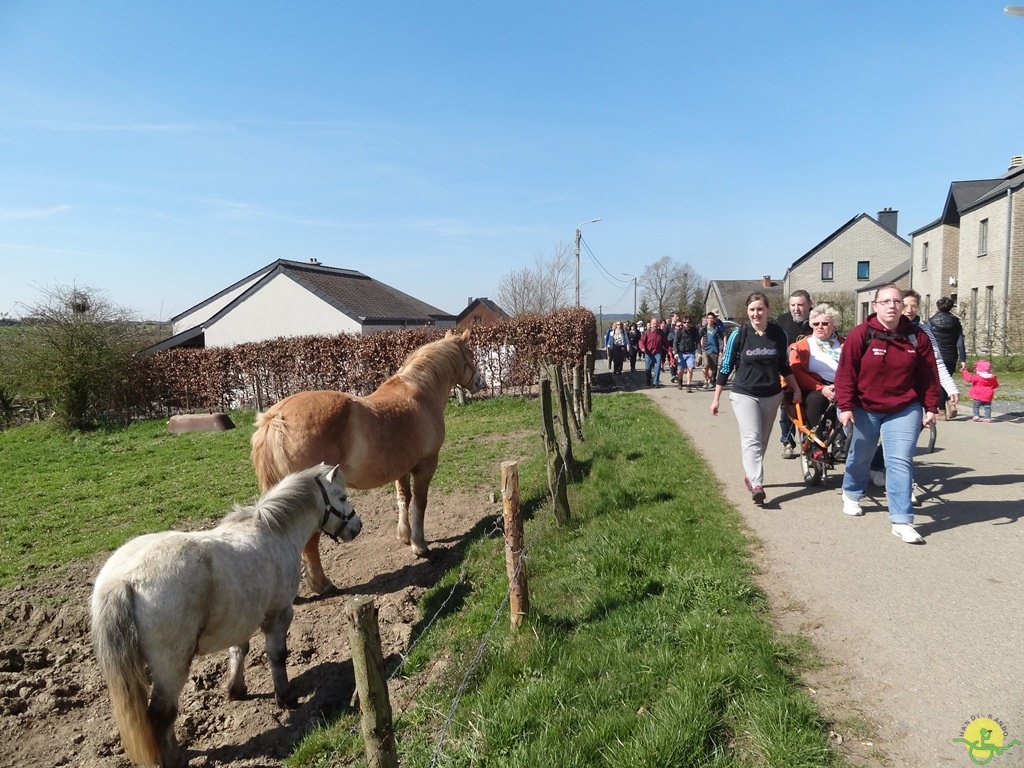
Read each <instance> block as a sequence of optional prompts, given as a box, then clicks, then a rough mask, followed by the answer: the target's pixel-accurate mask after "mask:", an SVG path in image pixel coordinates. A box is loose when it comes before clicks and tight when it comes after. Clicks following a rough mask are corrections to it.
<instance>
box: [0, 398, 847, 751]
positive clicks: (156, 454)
mask: <svg viewBox="0 0 1024 768" xmlns="http://www.w3.org/2000/svg"><path fill="white" fill-rule="evenodd" d="M232 417H233V418H234V420H235V423H236V424H237V425H238V427H239V428H238V429H235V430H230V431H227V432H222V433H205V434H204V433H197V434H191V435H179V436H170V435H168V434H167V431H166V424H165V423H164V422H163V421H156V422H149V423H146V424H140V425H136V426H134V427H132V428H130V429H127V430H124V431H117V432H106V433H92V434H73V435H70V436H69V435H63V434H61V433H57V432H54V431H51V430H50V429H48V428H47V427H45V426H38V425H33V426H31V427H28V428H21V429H16V430H11V431H8V432H6V433H2V434H0V488H2V493H3V497H4V499H5V514H4V515H3V517H2V518H0V582H2V583H3V584H5V585H12V584H15V583H20V582H23V581H25V580H31V579H33V578H36V576H37V575H38V574H39V573H41V572H43V571H47V570H51V569H53V568H59V567H60V564H61V563H65V562H68V561H69V560H70V559H72V558H76V557H85V556H88V555H90V554H92V553H95V552H98V551H103V550H109V549H112V548H114V547H116V546H117V545H119V544H120V543H122V542H123V541H124V540H126V539H127V538H129V537H130V536H133V535H135V534H136V533H139V532H142V531H149V530H159V529H161V528H166V527H170V526H174V525H180V524H183V523H187V522H189V521H204V520H206V519H208V518H212V517H219V516H220V515H222V514H223V513H224V512H225V511H226V509H225V499H228V500H238V501H244V500H248V499H251V498H253V497H255V495H256V486H255V480H254V477H253V473H252V468H251V466H250V465H249V459H248V437H249V435H250V434H251V422H252V414H251V413H250V414H246V413H241V414H232ZM447 418H448V440H447V443H446V447H445V449H444V451H443V453H442V457H441V470H440V471H439V473H438V476H437V479H436V487H437V488H439V489H442V490H443V489H457V488H460V489H461V488H466V489H476V488H480V487H488V486H495V485H496V481H495V479H494V478H493V477H492V476H493V474H494V467H495V465H496V463H497V462H499V461H500V460H502V459H503V458H508V457H519V458H521V459H522V462H521V465H520V482H521V505H522V508H523V510H524V511H525V512H526V513H527V515H528V522H527V529H526V543H527V548H528V551H527V560H526V562H527V568H528V575H529V587H530V603H531V608H530V611H529V614H528V615H527V617H526V621H525V622H524V625H523V627H522V628H521V629H520V630H519V631H513V630H511V628H510V627H509V619H508V609H507V606H506V605H504V598H505V594H506V590H507V582H506V578H505V567H504V559H503V543H502V541H501V540H500V538H498V539H494V538H484V539H481V540H479V541H476V542H474V543H472V544H471V545H470V546H468V547H467V549H466V554H465V560H464V562H463V564H462V566H461V568H459V569H455V570H453V571H452V572H451V573H450V574H449V577H448V578H447V579H446V580H445V581H444V582H443V583H441V584H440V585H438V586H437V587H436V588H435V589H434V590H432V591H431V592H429V593H428V594H427V596H426V597H425V598H424V601H423V603H422V605H421V610H422V615H423V620H422V622H421V623H420V624H419V625H418V627H417V631H416V633H415V635H414V646H413V648H412V650H411V654H410V656H409V658H408V660H407V663H406V664H405V666H404V667H402V668H400V669H398V670H393V671H394V672H395V674H397V675H399V676H401V677H404V678H407V679H408V681H409V684H410V685H413V686H415V685H417V684H419V683H420V682H421V681H428V680H429V682H426V685H425V687H424V688H423V689H422V690H420V691H419V693H418V694H417V696H416V697H415V699H414V700H413V701H412V703H411V705H410V706H409V707H408V708H407V709H406V710H405V711H396V712H395V717H396V728H397V739H398V745H399V754H400V757H401V760H402V762H403V764H405V765H423V766H426V765H438V766H537V767H538V768H540V767H541V766H544V768H548V767H549V766H559V767H563V766H569V767H571V766H581V767H582V766H624V767H625V766H630V768H633V767H634V766H652V767H653V766H658V767H659V768H661V767H663V766H736V767H741V766H742V767H743V768H746V767H747V766H750V767H754V766H758V767H762V766H778V767H779V768H802V767H807V768H809V767H811V766H838V765H840V764H841V761H840V759H839V758H838V757H837V756H836V755H834V754H833V753H832V752H831V751H830V749H829V746H828V741H827V731H828V728H827V725H826V723H824V722H823V721H822V718H821V716H820V715H819V713H818V712H817V711H816V710H815V708H814V705H813V703H812V702H811V700H810V699H809V697H808V696H807V695H806V693H805V692H804V690H803V688H802V687H801V685H800V684H799V680H798V677H797V676H798V673H799V669H800V668H801V664H803V663H806V662H807V661H808V657H806V656H805V655H804V654H805V653H806V649H807V645H806V644H805V643H803V642H801V641H799V640H796V639H791V638H785V637H780V636H777V635H776V634H775V633H774V632H773V630H772V627H771V622H770V616H769V611H768V605H767V601H766V599H765V597H764V595H763V594H762V592H761V591H760V590H759V589H758V587H757V586H756V584H755V582H754V580H753V577H752V570H753V566H752V563H751V560H750V557H749V553H748V549H747V541H746V539H745V536H744V532H743V528H742V523H741V518H740V516H739V513H738V512H737V511H736V510H735V509H734V508H733V507H732V506H731V505H729V504H728V503H727V502H726V501H725V500H724V499H723V497H722V494H721V492H720V489H719V488H718V486H717V484H716V481H715V480H714V477H713V474H712V473H711V472H710V471H709V469H708V467H707V466H706V465H705V464H704V462H703V460H702V458H701V457H700V455H699V454H698V453H697V452H696V451H695V449H694V447H693V446H692V445H691V444H690V442H689V441H688V440H687V439H686V438H685V436H683V435H682V434H681V433H680V432H679V430H678V429H677V428H676V427H675V426H674V425H673V424H671V423H670V422H669V421H668V420H667V419H666V418H665V417H664V416H663V415H662V414H661V413H660V412H659V411H658V410H657V408H656V407H655V406H654V405H653V404H652V403H651V402H650V401H649V400H648V399H647V398H645V397H643V396H641V395H614V396H606V397H597V398H595V411H594V414H593V418H592V419H591V420H590V421H589V422H588V423H587V425H586V441H585V442H583V443H577V444H576V445H575V446H574V450H575V451H576V454H577V458H578V459H579V461H580V462H581V464H582V466H583V469H584V473H585V480H584V482H583V483H581V484H579V485H577V486H573V487H572V488H571V490H570V503H571V506H572V521H571V523H570V525H568V526H567V527H565V528H558V527H556V526H555V525H554V522H553V516H552V513H551V511H550V506H549V503H548V501H547V493H546V477H545V470H544V463H543V457H542V455H541V453H540V439H539V406H538V404H537V402H536V401H531V400H526V399H511V398H508V399H494V400H488V401H480V402H476V401H474V402H472V403H471V404H470V405H469V406H468V407H465V408H459V407H455V406H453V407H451V408H449V411H448V415H447ZM435 619H436V620H435ZM354 733H358V727H357V721H356V718H355V716H346V717H343V718H342V719H340V720H338V721H337V722H334V723H329V724H326V725H325V728H324V729H322V730H320V731H317V732H315V733H313V734H311V735H310V736H309V737H307V739H306V740H305V741H304V742H303V743H302V745H301V746H300V748H299V749H298V750H297V752H296V754H295V755H294V756H293V757H292V758H291V759H290V760H289V762H288V765H290V766H292V767H293V768H296V767H298V766H302V767H305V766H325V767H326V766H334V765H344V764H355V765H361V764H364V760H363V758H362V757H361V751H362V744H361V740H360V739H359V738H358V736H354V735H353V734H354Z"/></svg>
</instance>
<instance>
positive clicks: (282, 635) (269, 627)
mask: <svg viewBox="0 0 1024 768" xmlns="http://www.w3.org/2000/svg"><path fill="white" fill-rule="evenodd" d="M293 613H294V611H293V610H292V607H291V606H290V605H289V606H288V607H287V608H285V609H284V610H283V611H279V612H276V613H271V614H268V615H267V617H266V618H265V619H264V620H263V624H262V626H261V628H262V629H263V634H264V636H265V638H266V649H267V659H268V660H269V662H270V677H271V678H272V679H273V681H274V701H276V702H277V706H279V707H281V708H282V709H295V707H297V706H298V705H299V702H298V699H297V698H296V697H295V696H294V695H293V694H292V692H291V686H289V685H288V668H287V667H286V666H285V660H286V659H287V658H288V644H287V641H288V627H290V626H291V623H292V615H293Z"/></svg>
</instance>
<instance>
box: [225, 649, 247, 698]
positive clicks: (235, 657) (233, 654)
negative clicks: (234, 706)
mask: <svg viewBox="0 0 1024 768" xmlns="http://www.w3.org/2000/svg"><path fill="white" fill-rule="evenodd" d="M248 653H249V642H248V641H246V642H244V643H242V644H241V645H233V646H231V647H230V648H229V649H228V698H229V699H244V698H245V696H246V694H247V693H248V692H249V690H248V689H247V688H246V687H245V657H246V655H247V654H248Z"/></svg>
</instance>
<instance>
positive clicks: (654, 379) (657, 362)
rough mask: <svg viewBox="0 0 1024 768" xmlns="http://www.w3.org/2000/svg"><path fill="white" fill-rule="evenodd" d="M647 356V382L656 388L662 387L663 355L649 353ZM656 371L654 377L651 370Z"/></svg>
mask: <svg viewBox="0 0 1024 768" xmlns="http://www.w3.org/2000/svg"><path fill="white" fill-rule="evenodd" d="M646 354H647V380H648V381H649V382H651V383H652V384H653V385H654V386H656V387H657V386H660V385H661V353H660V352H659V353H658V354H656V355H652V354H650V353H649V352H648V353H646ZM652 368H653V369H654V372H653V375H652V372H651V369H652Z"/></svg>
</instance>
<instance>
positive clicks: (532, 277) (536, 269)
mask: <svg viewBox="0 0 1024 768" xmlns="http://www.w3.org/2000/svg"><path fill="white" fill-rule="evenodd" d="M574 268H575V267H574V264H573V256H572V249H571V248H570V247H569V246H568V245H566V244H565V243H561V242H560V243H556V244H555V247H554V250H553V251H552V253H551V255H550V256H543V255H541V254H537V256H536V257H535V258H534V265H533V267H523V268H522V269H514V270H512V271H511V272H506V273H505V274H504V275H502V276H501V278H500V279H499V280H498V287H497V290H496V291H495V294H496V297H497V302H498V304H499V305H501V307H502V309H504V310H505V311H506V312H508V313H509V314H510V315H521V314H525V313H536V314H541V315H546V314H549V313H551V312H554V311H556V310H559V309H564V308H565V307H568V306H571V304H572V301H573V296H572V293H571V289H572V287H573V285H574V284H575V283H574V281H575V273H574Z"/></svg>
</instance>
